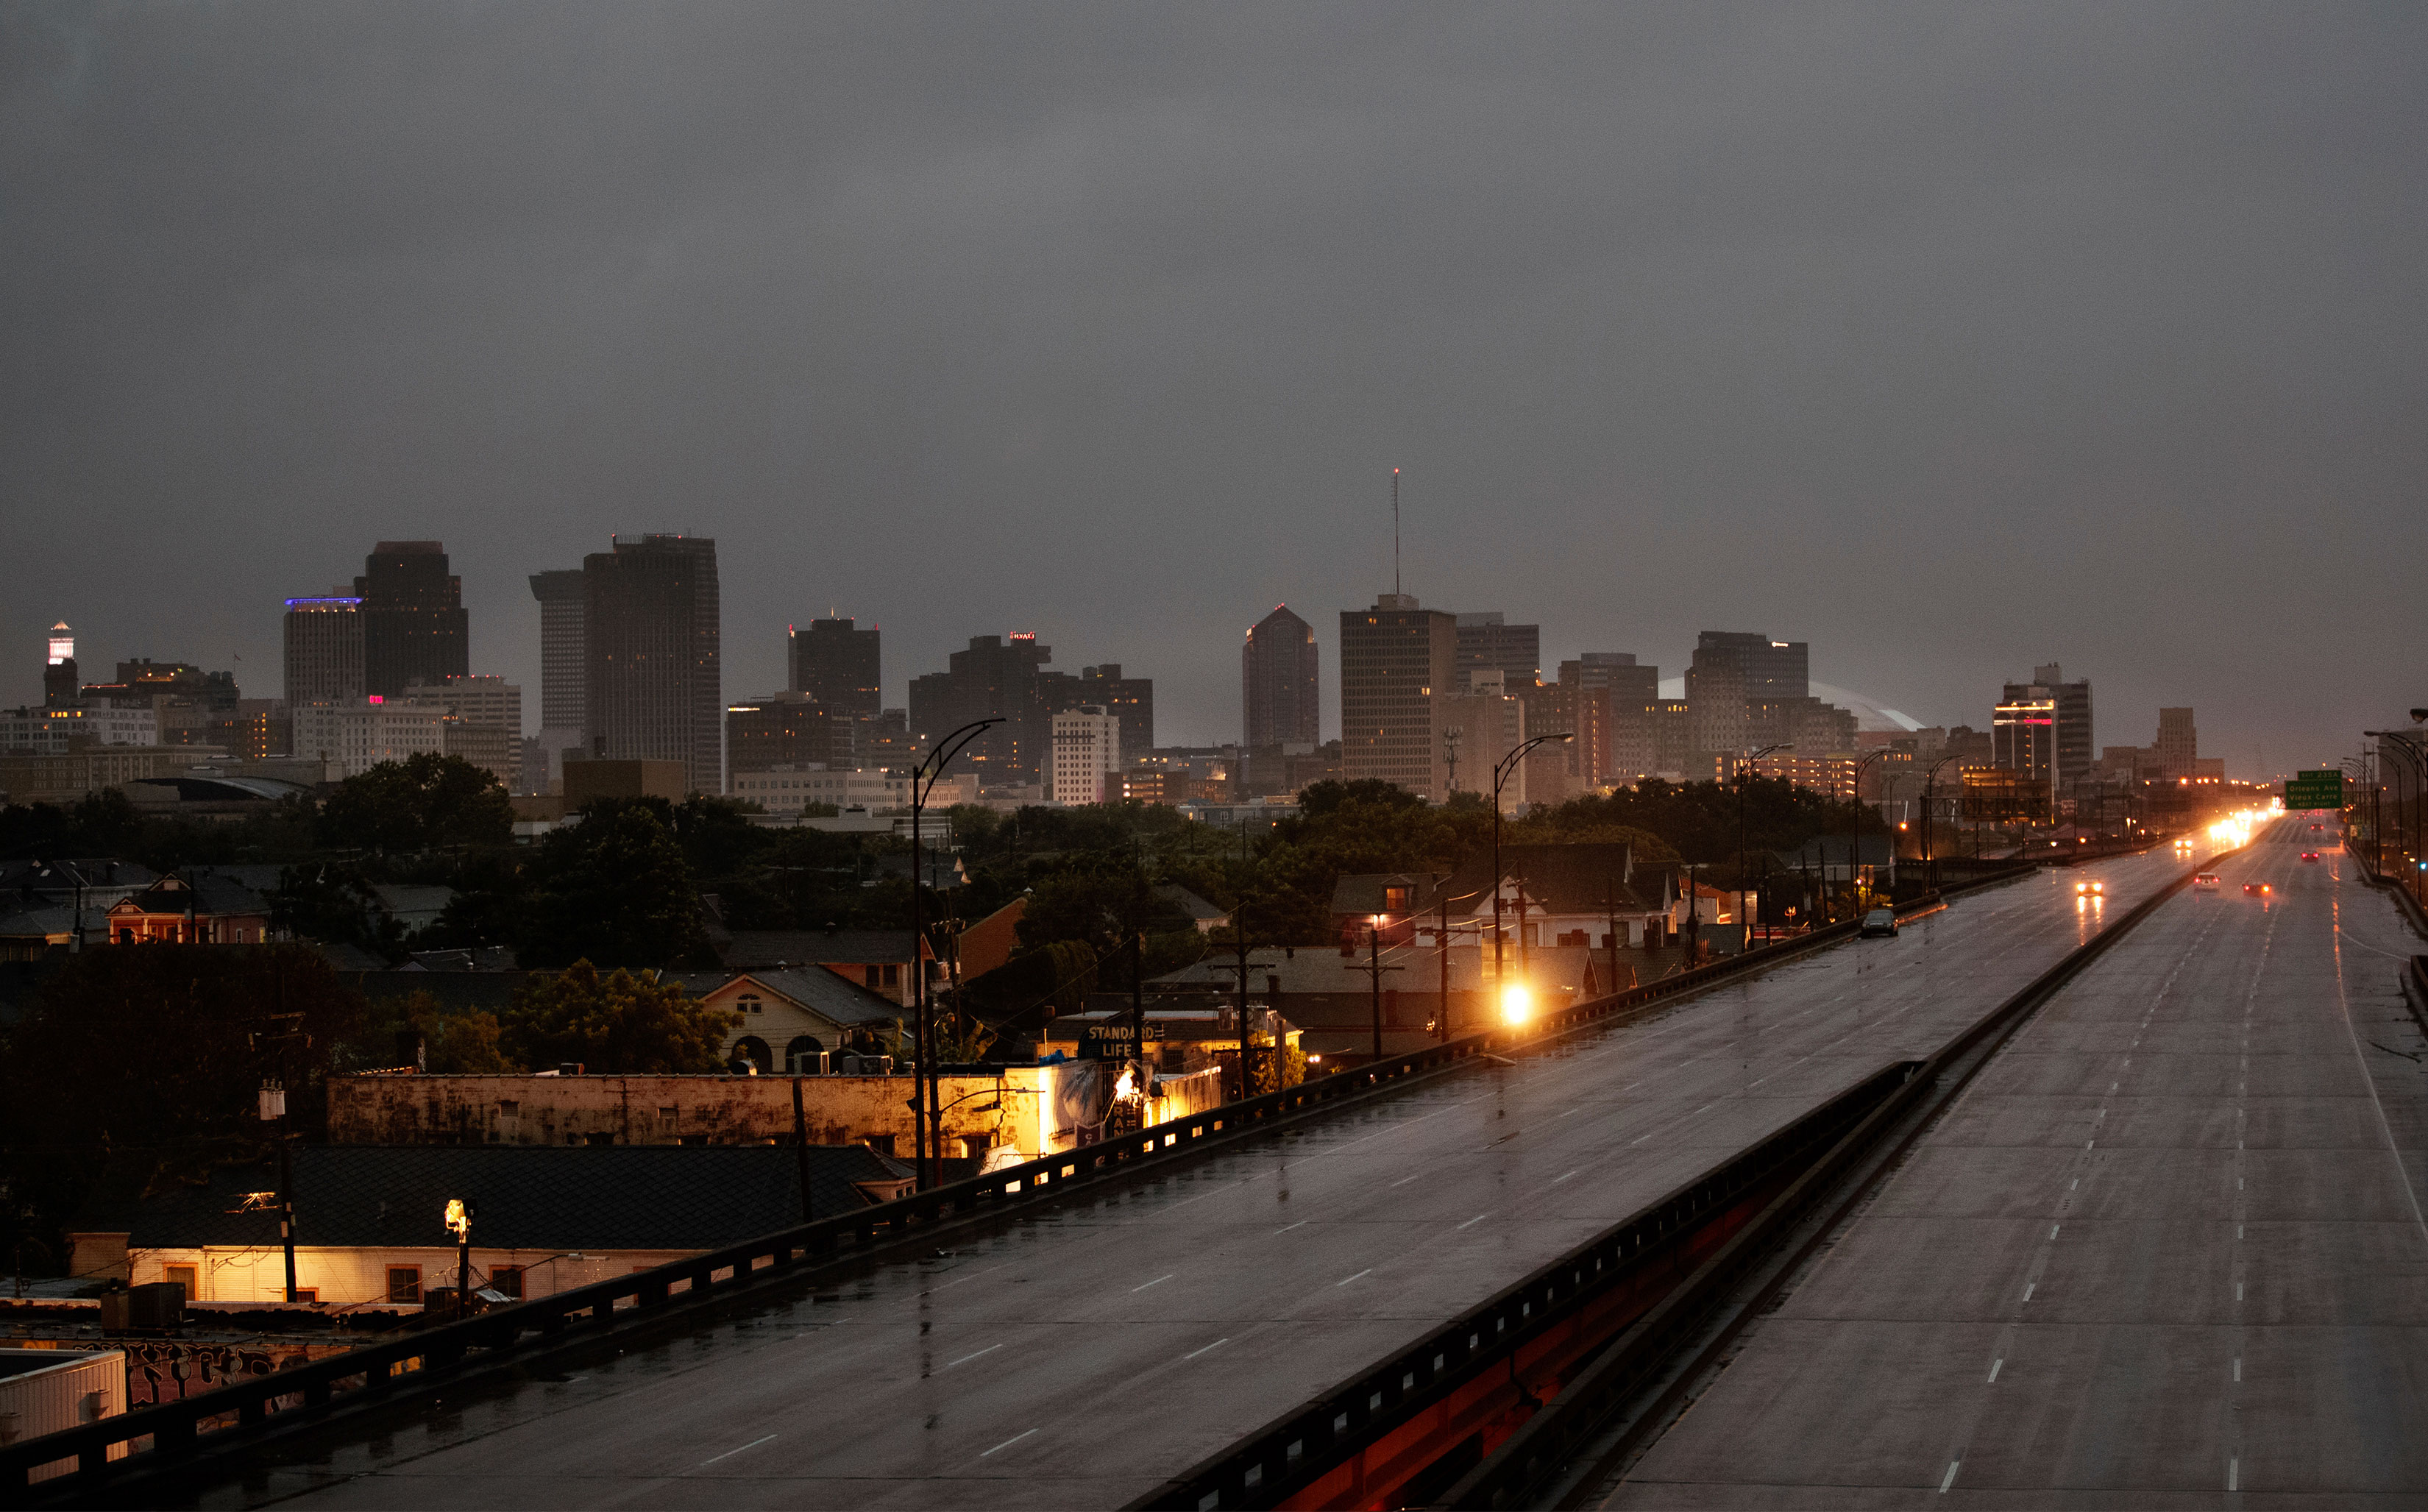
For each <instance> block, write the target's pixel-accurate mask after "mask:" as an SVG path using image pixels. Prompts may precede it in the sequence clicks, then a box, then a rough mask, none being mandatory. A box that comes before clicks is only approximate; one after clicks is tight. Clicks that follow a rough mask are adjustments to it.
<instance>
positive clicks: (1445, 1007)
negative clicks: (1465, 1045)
mask: <svg viewBox="0 0 2428 1512" xmlns="http://www.w3.org/2000/svg"><path fill="white" fill-rule="evenodd" d="M1434 943H1435V945H1439V946H1441V952H1440V954H1441V1011H1439V1012H1437V1013H1435V1015H1434V1038H1435V1040H1437V1041H1439V1042H1440V1043H1441V1044H1449V1043H1450V895H1449V894H1447V893H1445V894H1443V895H1442V900H1441V930H1440V932H1439V934H1438V935H1436V936H1435V942H1434ZM1478 964H1479V965H1481V964H1482V962H1480V961H1479V962H1478Z"/></svg>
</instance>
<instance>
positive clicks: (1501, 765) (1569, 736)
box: [1492, 730, 1577, 798]
mask: <svg viewBox="0 0 2428 1512" xmlns="http://www.w3.org/2000/svg"><path fill="white" fill-rule="evenodd" d="M1576 738H1577V733H1576V731H1573V730H1571V731H1564V732H1562V733H1560V734H1554V735H1536V736H1535V737H1534V739H1532V740H1530V741H1527V742H1526V743H1525V744H1524V745H1521V746H1519V747H1518V748H1517V749H1516V750H1513V751H1511V752H1510V753H1509V754H1508V755H1506V756H1503V757H1501V759H1500V760H1499V761H1497V762H1495V763H1493V764H1492V796H1493V797H1495V798H1498V797H1500V796H1501V783H1503V782H1505V781H1508V780H1509V774H1510V773H1512V772H1514V771H1516V770H1517V769H1518V762H1519V761H1520V760H1522V759H1523V758H1524V757H1525V755H1526V753H1527V752H1528V751H1530V750H1533V749H1534V748H1535V747H1537V746H1542V745H1548V744H1549V743H1550V742H1551V741H1554V740H1574V739H1576Z"/></svg>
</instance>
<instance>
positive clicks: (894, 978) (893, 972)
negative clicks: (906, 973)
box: [885, 966, 902, 987]
mask: <svg viewBox="0 0 2428 1512" xmlns="http://www.w3.org/2000/svg"><path fill="white" fill-rule="evenodd" d="M885 985H886V986H888V987H899V986H901V985H902V968H901V967H899V966H888V967H886V968H885Z"/></svg>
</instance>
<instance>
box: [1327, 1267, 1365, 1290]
mask: <svg viewBox="0 0 2428 1512" xmlns="http://www.w3.org/2000/svg"><path fill="white" fill-rule="evenodd" d="M1372 1274H1374V1268H1373V1267H1372V1266H1368V1267H1366V1269H1364V1270H1362V1271H1360V1272H1358V1273H1357V1274H1356V1275H1346V1276H1342V1277H1341V1278H1340V1279H1339V1280H1337V1281H1335V1282H1333V1283H1332V1284H1333V1285H1334V1286H1335V1287H1345V1286H1347V1285H1348V1284H1349V1283H1350V1282H1352V1281H1354V1280H1357V1279H1358V1278H1359V1277H1360V1276H1369V1275H1372Z"/></svg>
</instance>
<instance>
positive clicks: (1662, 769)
mask: <svg viewBox="0 0 2428 1512" xmlns="http://www.w3.org/2000/svg"><path fill="white" fill-rule="evenodd" d="M1694 735H1695V719H1694V710H1693V708H1692V707H1691V706H1690V705H1689V704H1688V703H1687V702H1686V700H1685V699H1683V698H1660V699H1656V700H1655V701H1654V702H1653V705H1652V771H1653V774H1654V775H1655V776H1658V777H1665V778H1667V779H1669V780H1671V781H1677V780H1680V779H1692V778H1694V777H1696V776H1698V775H1700V776H1704V777H1709V776H1710V775H1711V773H1710V772H1709V771H1704V772H1702V773H1700V774H1698V773H1697V772H1696V770H1695V740H1694Z"/></svg>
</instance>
